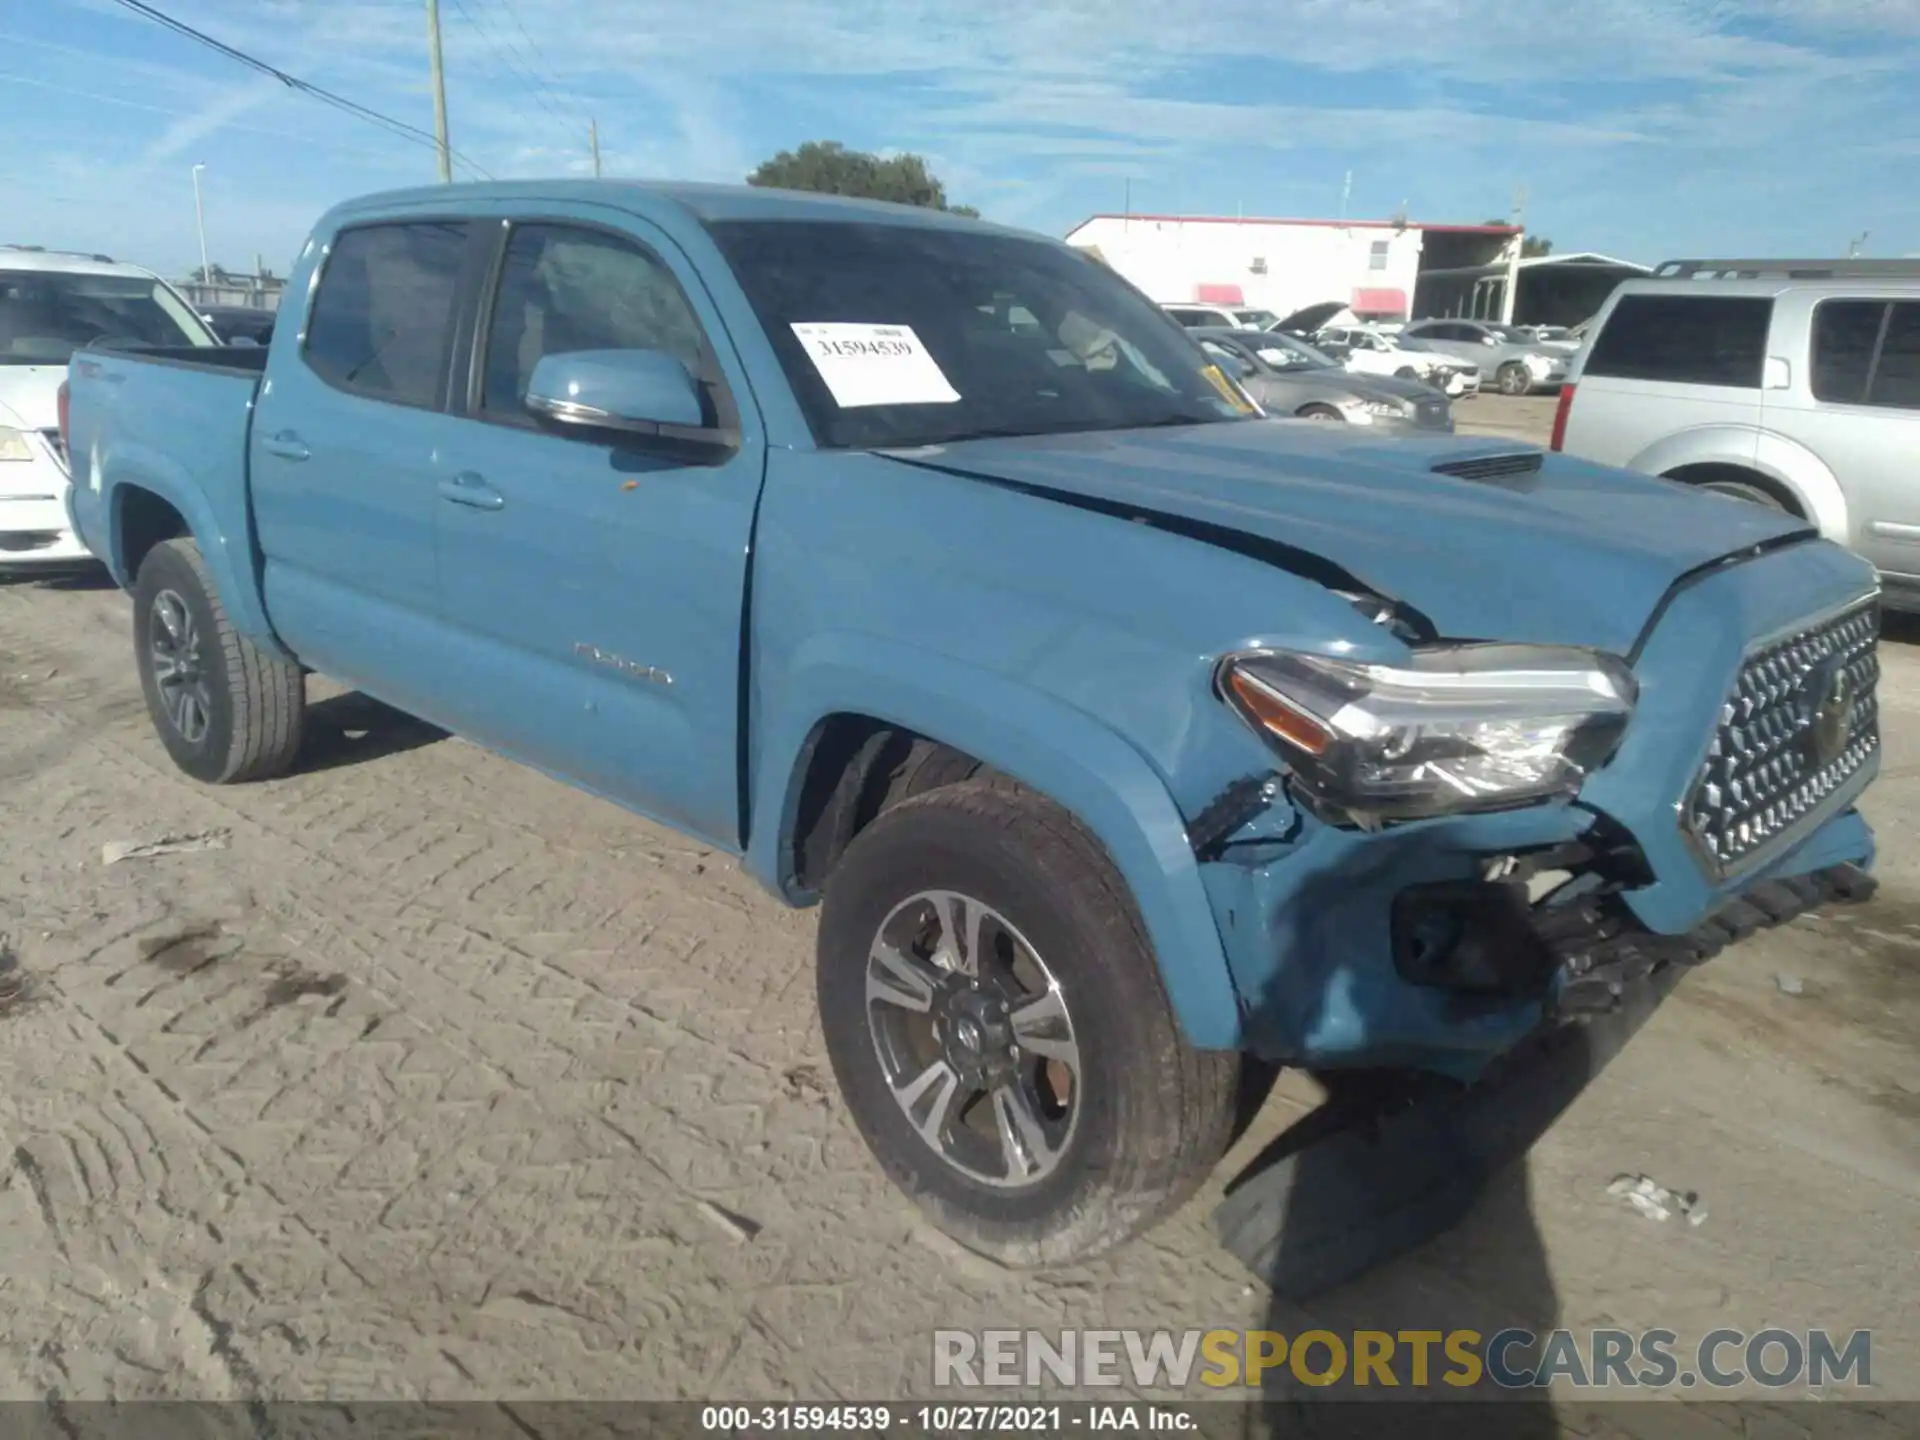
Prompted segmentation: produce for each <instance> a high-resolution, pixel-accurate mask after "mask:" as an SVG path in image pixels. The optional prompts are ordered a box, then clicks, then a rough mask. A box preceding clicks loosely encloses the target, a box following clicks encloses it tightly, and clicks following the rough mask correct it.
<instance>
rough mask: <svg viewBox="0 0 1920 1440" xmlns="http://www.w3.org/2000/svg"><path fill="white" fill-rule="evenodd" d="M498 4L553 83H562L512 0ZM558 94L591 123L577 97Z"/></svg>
mask: <svg viewBox="0 0 1920 1440" xmlns="http://www.w3.org/2000/svg"><path fill="white" fill-rule="evenodd" d="M499 5H500V8H501V9H502V10H504V11H506V12H507V18H508V19H509V20H511V21H512V22H513V28H514V29H516V30H518V31H519V32H520V38H521V39H523V40H525V41H526V42H527V47H528V48H529V49H531V50H532V51H533V53H534V55H536V56H537V57H538V63H540V64H542V65H545V66H546V67H547V74H548V76H549V77H551V78H552V80H553V82H554V84H556V85H562V84H564V82H563V81H562V80H561V79H560V72H559V71H558V70H556V69H555V68H554V65H553V62H552V61H551V60H549V59H547V52H546V51H544V50H542V49H541V48H540V42H539V41H538V40H535V39H534V38H533V35H532V34H531V32H529V31H528V29H527V27H526V26H525V25H523V24H521V22H520V12H519V11H517V10H515V9H514V8H513V0H499ZM559 96H564V98H565V99H566V101H567V103H568V104H570V105H572V106H573V108H574V109H575V110H576V111H577V112H578V113H579V116H580V118H581V119H582V120H586V121H588V122H589V123H591V121H592V118H593V117H592V116H590V115H588V114H587V112H586V110H585V109H584V108H583V107H582V106H581V104H580V102H579V100H578V99H576V98H575V97H574V96H573V95H571V94H568V93H567V92H566V91H564V90H562V91H559V92H557V98H558V97H559Z"/></svg>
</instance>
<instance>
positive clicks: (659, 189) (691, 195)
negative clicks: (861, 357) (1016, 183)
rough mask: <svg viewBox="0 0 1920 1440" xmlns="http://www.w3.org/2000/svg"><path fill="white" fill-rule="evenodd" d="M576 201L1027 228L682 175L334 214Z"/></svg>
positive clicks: (390, 201) (483, 187) (398, 200)
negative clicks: (687, 178)
mask: <svg viewBox="0 0 1920 1440" xmlns="http://www.w3.org/2000/svg"><path fill="white" fill-rule="evenodd" d="M498 200H508V201H516V202H532V201H545V202H553V201H563V202H564V201H574V202H578V203H581V204H597V205H614V206H618V207H620V208H622V209H629V210H633V211H636V212H638V213H640V214H643V215H649V216H655V217H657V216H659V215H660V214H661V212H663V211H671V212H677V215H678V216H679V217H681V218H684V219H686V220H690V221H693V222H695V223H699V222H701V221H707V220H827V221H830V220H840V221H866V222H868V223H870V224H894V225H919V226H929V227H932V226H955V225H969V226H978V225H987V226H988V227H989V228H991V229H995V230H1000V231H1002V232H1004V233H1007V234H1019V235H1029V236H1030V232H1028V231H1024V230H1015V229H1012V228H1011V227H1007V226H1000V225H993V224H992V223H991V222H989V221H981V220H972V219H968V218H967V217H965V216H960V215H953V214H950V213H948V212H946V211H942V210H930V209H927V208H926V207H924V206H920V205H900V204H895V203H893V202H891V201H885V200H863V199H857V198H854V197H852V196H846V195H820V194H815V193H813V192H811V191H801V190H776V189H772V188H767V187H762V186H757V185H707V184H699V183H696V182H693V181H678V180H559V179H555V180H491V181H484V182H475V183H461V184H454V185H424V186H415V187H412V188H410V189H406V190H386V191H381V192H379V193H376V194H372V195H363V196H359V197H357V198H356V199H353V200H348V201H345V202H343V203H342V204H340V205H338V206H336V207H335V208H334V210H333V211H332V212H330V213H331V215H332V216H333V217H336V218H339V219H345V218H347V217H353V218H356V219H359V218H365V217H366V216H368V215H371V214H377V213H380V212H385V211H392V210H418V209H420V208H422V207H425V206H431V205H439V204H444V205H447V206H448V207H449V208H454V207H458V206H460V205H463V204H471V203H475V202H481V201H498Z"/></svg>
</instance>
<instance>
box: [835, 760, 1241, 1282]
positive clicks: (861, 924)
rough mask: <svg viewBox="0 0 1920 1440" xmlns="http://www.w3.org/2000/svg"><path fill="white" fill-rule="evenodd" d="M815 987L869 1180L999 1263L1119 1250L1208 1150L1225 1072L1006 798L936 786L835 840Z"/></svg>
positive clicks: (1007, 789)
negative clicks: (1193, 1043)
mask: <svg viewBox="0 0 1920 1440" xmlns="http://www.w3.org/2000/svg"><path fill="white" fill-rule="evenodd" d="M818 983H819V999H820V1015H821V1025H822V1029H823V1030H824V1032H825V1035H826V1041H827V1050H828V1054H829V1055H830V1057H831V1058H832V1061H833V1068H834V1073H835V1075H836V1077H837V1078H838V1080H839V1084H840V1089H841V1092H842V1094H843V1095H844V1096H845V1098H846V1102H847V1106H848V1109H849V1110H850V1111H851V1113H852V1115H853V1118H854V1121H855V1123H856V1124H857V1125H858V1126H859V1127H860V1131H861V1134H862V1135H863V1136H864V1137H865V1138H866V1141H867V1144H868V1145H869V1146H870V1147H871V1148H872V1150H873V1153H874V1155H875V1157H876V1158H877V1159H878V1160H879V1162H880V1164H881V1167H882V1168H883V1169H884V1170H885V1171H886V1172H887V1174H888V1176H889V1177H890V1178H891V1179H892V1180H893V1181H894V1183H896V1184H897V1185H899V1186H900V1188H901V1189H902V1190H904V1191H906V1193H907V1194H908V1195H909V1196H911V1197H912V1198H913V1199H914V1200H915V1201H916V1202H917V1203H918V1204H919V1205H920V1206H921V1208H922V1209H923V1210H925V1211H926V1212H927V1214H928V1216H929V1217H930V1218H931V1219H932V1221H933V1222H934V1223H935V1224H936V1225H938V1226H939V1227H940V1228H941V1229H942V1230H944V1231H946V1232H947V1233H948V1234H949V1235H951V1236H953V1237H954V1238H955V1239H956V1240H958V1241H960V1242H961V1243H962V1244H964V1245H966V1246H968V1247H969V1248H971V1249H974V1250H977V1251H979V1252H981V1253H983V1254H986V1255H990V1256H992V1257H993V1258H994V1259H996V1260H999V1261H1001V1262H1002V1263H1003V1264H1009V1265H1046V1264H1058V1263H1063V1262H1066V1261H1071V1260H1078V1259H1083V1258H1085V1257H1087V1256H1091V1255H1095V1254H1098V1253H1100V1252H1101V1251H1103V1250H1107V1249H1109V1248H1111V1247H1112V1246H1114V1245H1117V1244H1119V1243H1121V1242H1122V1241H1124V1240H1126V1239H1127V1238H1128V1237H1130V1236H1132V1235H1134V1234H1136V1233H1138V1232H1139V1231H1141V1230H1143V1229H1145V1228H1146V1227H1148V1226H1149V1225H1151V1224H1153V1223H1154V1222H1155V1221H1156V1220H1158V1219H1159V1218H1161V1217H1162V1216H1163V1215H1165V1214H1166V1213H1167V1212H1168V1211H1170V1210H1172V1209H1173V1208H1174V1207H1175V1206H1177V1205H1178V1204H1180V1202H1181V1201H1183V1200H1184V1199H1185V1198H1186V1197H1187V1196H1188V1195H1190V1194H1191V1193H1192V1191H1193V1190H1194V1188H1195V1187H1196V1186H1197V1185H1198V1184H1199V1183H1200V1181H1201V1180H1202V1179H1203V1178H1204V1177H1205V1176H1206V1174H1207V1172H1208V1170H1210V1169H1211V1168H1212V1166H1213V1164H1214V1163H1215V1161H1217V1160H1218V1159H1219V1157H1220V1154H1221V1153H1222V1151H1223V1150H1224V1149H1225V1148H1226V1143H1227V1139H1228V1136H1229V1134H1230V1130H1231V1126H1232V1123H1233V1118H1234V1101H1235V1097H1236V1086H1237V1081H1238V1074H1239V1056H1238V1055H1237V1054H1234V1053H1231V1052H1222V1051H1202V1050H1195V1049H1193V1048H1192V1047H1190V1046H1189V1045H1187V1043H1186V1042H1185V1040H1184V1039H1183V1038H1182V1037H1181V1035H1180V1032H1179V1029H1178V1027H1177V1025H1176V1023H1175V1021H1174V1017H1173V1013H1172V1009H1171V1007H1170V1005H1169V1004H1168V1001H1167V997H1166V993H1165V991H1164V989H1163V988H1162V986H1161V982H1160V976H1159V971H1158V968H1157V966H1156V965H1155V962H1154V957H1153V951H1152V947H1151V945H1150V944H1149V942H1148V941H1147V938H1146V936H1145V934H1144V932H1143V930H1142V928H1141V925H1140V922H1139V919H1138V917H1137V915H1136V914H1135V910H1134V906H1133V904H1132V901H1131V899H1130V898H1129V896H1128V893H1127V890H1126V887H1125V884H1124V882H1123V881H1122V880H1121V879H1120V877H1119V875H1118V873H1117V872H1116V871H1115V870H1114V869H1113V867H1112V864H1111V862H1109V861H1108V860H1107V858H1106V855H1105V853H1104V851H1103V850H1102V849H1101V847H1100V846H1099V845H1098V843H1097V842H1096V841H1095V840H1094V839H1093V838H1092V837H1091V836H1090V835H1089V834H1088V833H1087V832H1086V831H1085V830H1084V829H1082V828H1081V827H1080V826H1079V824H1078V823H1077V822H1076V821H1075V820H1074V819H1073V818H1072V817H1071V816H1070V815H1068V814H1067V813H1066V812H1065V811H1064V810H1062V809H1060V808H1059V807H1058V806H1057V805H1054V804H1053V803H1052V802H1051V801H1049V800H1046V799H1045V798H1044V797H1042V796H1040V795H1037V794H1035V793H1034V792H1032V791H1030V790H1027V789H1025V788H1023V787H1021V786H1018V785H1015V784H1013V783H1012V782H1009V781H1007V780H1004V779H1001V778H975V779H971V780H965V781H962V782H960V783H958V784H954V785H947V786H943V787H942V788H940V789H938V790H933V791H929V792H927V793H925V794H923V795H920V796H918V797H916V798H914V799H911V800H907V801H904V802H903V803H901V804H899V805H897V806H895V807H894V808H893V809H891V810H889V811H887V812H886V813H884V814H882V815H881V816H880V818H879V819H877V820H875V821H874V822H873V824H872V825H870V826H868V827H867V829H866V830H864V831H862V832H861V833H860V834H859V835H858V836H856V837H855V839H854V841H853V843H852V844H851V845H850V846H849V847H848V849H847V852H846V854H845V855H844V856H843V857H842V859H841V861H840V863H839V865H838V866H837V867H836V868H835V869H834V872H833V875H832V877H831V879H830V880H829V881H828V884H827V890H826V900H825V906H824V910H823V913H822V916H821V923H820V940H819V974H818Z"/></svg>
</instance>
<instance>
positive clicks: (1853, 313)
mask: <svg viewBox="0 0 1920 1440" xmlns="http://www.w3.org/2000/svg"><path fill="white" fill-rule="evenodd" d="M1812 383H1813V394H1814V398H1815V399H1816V400H1825V401H1828V402H1830V403H1833V404H1839V405H1879V406H1884V407H1886V408H1888V409H1892V410H1920V301H1911V300H1900V301H1886V300H1822V301H1821V302H1820V303H1819V304H1818V305H1817V306H1815V307H1814V312H1813V369H1812Z"/></svg>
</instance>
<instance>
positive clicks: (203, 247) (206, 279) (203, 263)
mask: <svg viewBox="0 0 1920 1440" xmlns="http://www.w3.org/2000/svg"><path fill="white" fill-rule="evenodd" d="M206 168H207V167H206V166H205V165H204V164H202V165H196V166H194V167H193V223H194V226H195V227H196V228H197V229H198V230H199V231H200V283H201V284H202V285H211V284H212V283H213V271H212V270H211V269H210V268H209V267H208V265H207V212H206V210H205V209H204V208H203V207H202V206H201V204H200V172H201V171H202V170H204V169H206ZM201 303H202V304H203V305H204V304H207V303H209V302H207V301H204V300H203V301H202V302H201Z"/></svg>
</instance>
